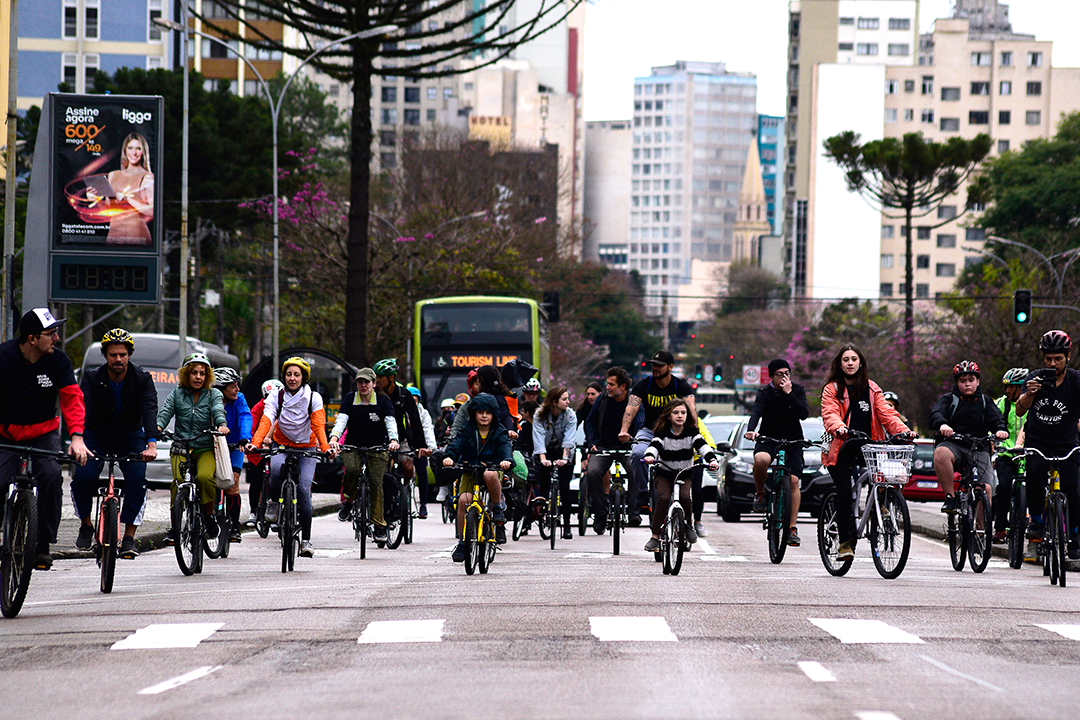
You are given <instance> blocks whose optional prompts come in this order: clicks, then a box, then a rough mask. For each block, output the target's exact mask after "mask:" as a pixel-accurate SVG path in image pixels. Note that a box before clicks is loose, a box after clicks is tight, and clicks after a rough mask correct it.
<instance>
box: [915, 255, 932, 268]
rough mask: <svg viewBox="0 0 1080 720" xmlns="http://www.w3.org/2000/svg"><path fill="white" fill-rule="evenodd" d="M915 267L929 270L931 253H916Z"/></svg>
mask: <svg viewBox="0 0 1080 720" xmlns="http://www.w3.org/2000/svg"><path fill="white" fill-rule="evenodd" d="M915 269H916V270H929V269H930V256H929V255H916V256H915Z"/></svg>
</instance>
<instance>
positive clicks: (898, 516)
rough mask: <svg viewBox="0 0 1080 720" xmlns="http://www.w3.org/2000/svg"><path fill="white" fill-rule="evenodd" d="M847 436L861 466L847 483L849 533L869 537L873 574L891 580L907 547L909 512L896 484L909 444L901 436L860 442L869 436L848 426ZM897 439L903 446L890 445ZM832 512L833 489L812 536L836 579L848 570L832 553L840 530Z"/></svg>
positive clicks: (904, 473)
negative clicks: (857, 444)
mask: <svg viewBox="0 0 1080 720" xmlns="http://www.w3.org/2000/svg"><path fill="white" fill-rule="evenodd" d="M848 435H849V437H850V438H851V440H849V441H848V442H851V441H855V442H862V443H864V445H863V448H862V454H863V461H864V465H865V467H866V469H865V470H864V471H863V472H862V473H861V474H859V475H858V476H857V477H855V480H854V482H853V483H852V485H851V496H852V509H853V511H854V512H853V514H854V519H855V537H856V538H860V539H861V538H867V539H869V540H870V545H871V548H872V551H871V555H872V557H873V560H874V567H875V568H877V571H878V574H879V575H881V577H883V578H885V579H886V580H893V579H895V578H898V577H900V573H902V572H903V571H904V566H905V565H906V564H907V558H908V551H909V550H910V549H911V516H910V514H909V512H908V506H907V501H906V500H904V496H903V494H902V493H901V492H900V488H901V487H902V486H903V485H904V484H905V483H907V481H908V480H909V479H910V477H911V457H912V454H913V453H914V451H915V446H914V445H913V444H910V440H909V439H908V438H907V437H906V436H905V435H899V436H896V437H893V438H889V440H888V444H865V443H869V442H871V438H870V436H869V435H866V434H865V433H860V432H857V431H854V430H849V431H848ZM902 442H903V443H908V444H903V445H901V444H895V443H902ZM856 471H857V469H856ZM853 474H854V473H853ZM864 491H865V492H864ZM864 494H865V497H866V502H865V505H864V507H863V510H862V513H861V514H860V512H859V503H860V502H861V500H862V497H863V496H864ZM836 515H837V513H836V491H835V490H834V491H833V492H831V493H829V495H828V496H826V498H825V500H824V502H822V504H821V514H820V515H818V524H817V537H818V553H819V554H820V555H821V562H822V564H823V565H824V566H825V570H826V571H827V572H828V573H829V574H830V575H833V576H837V577H839V576H842V575H845V574H846V573H847V571H848V570H850V569H851V564H852V560H851V558H848V559H846V560H840V559H839V558H838V557H837V554H838V552H839V550H840V531H839V521H838V519H837V516H836Z"/></svg>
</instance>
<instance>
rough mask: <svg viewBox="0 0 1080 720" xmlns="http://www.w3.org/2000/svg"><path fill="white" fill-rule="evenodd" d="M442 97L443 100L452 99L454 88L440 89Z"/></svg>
mask: <svg viewBox="0 0 1080 720" xmlns="http://www.w3.org/2000/svg"><path fill="white" fill-rule="evenodd" d="M442 96H443V100H449V99H450V98H452V97H454V88H450V87H444V88H443V89H442Z"/></svg>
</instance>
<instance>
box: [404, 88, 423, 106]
mask: <svg viewBox="0 0 1080 720" xmlns="http://www.w3.org/2000/svg"><path fill="white" fill-rule="evenodd" d="M405 102H407V103H418V102H420V88H418V87H407V88H405Z"/></svg>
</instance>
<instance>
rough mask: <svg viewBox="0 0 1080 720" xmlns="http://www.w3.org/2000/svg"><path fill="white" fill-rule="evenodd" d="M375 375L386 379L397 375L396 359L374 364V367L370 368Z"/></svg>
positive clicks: (387, 359) (386, 359)
mask: <svg viewBox="0 0 1080 720" xmlns="http://www.w3.org/2000/svg"><path fill="white" fill-rule="evenodd" d="M372 369H373V370H374V371H375V374H376V375H377V376H379V377H388V376H390V375H397V371H398V367H397V358H385V359H383V360H380V361H379V362H377V363H375V367H374V368H372Z"/></svg>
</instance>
